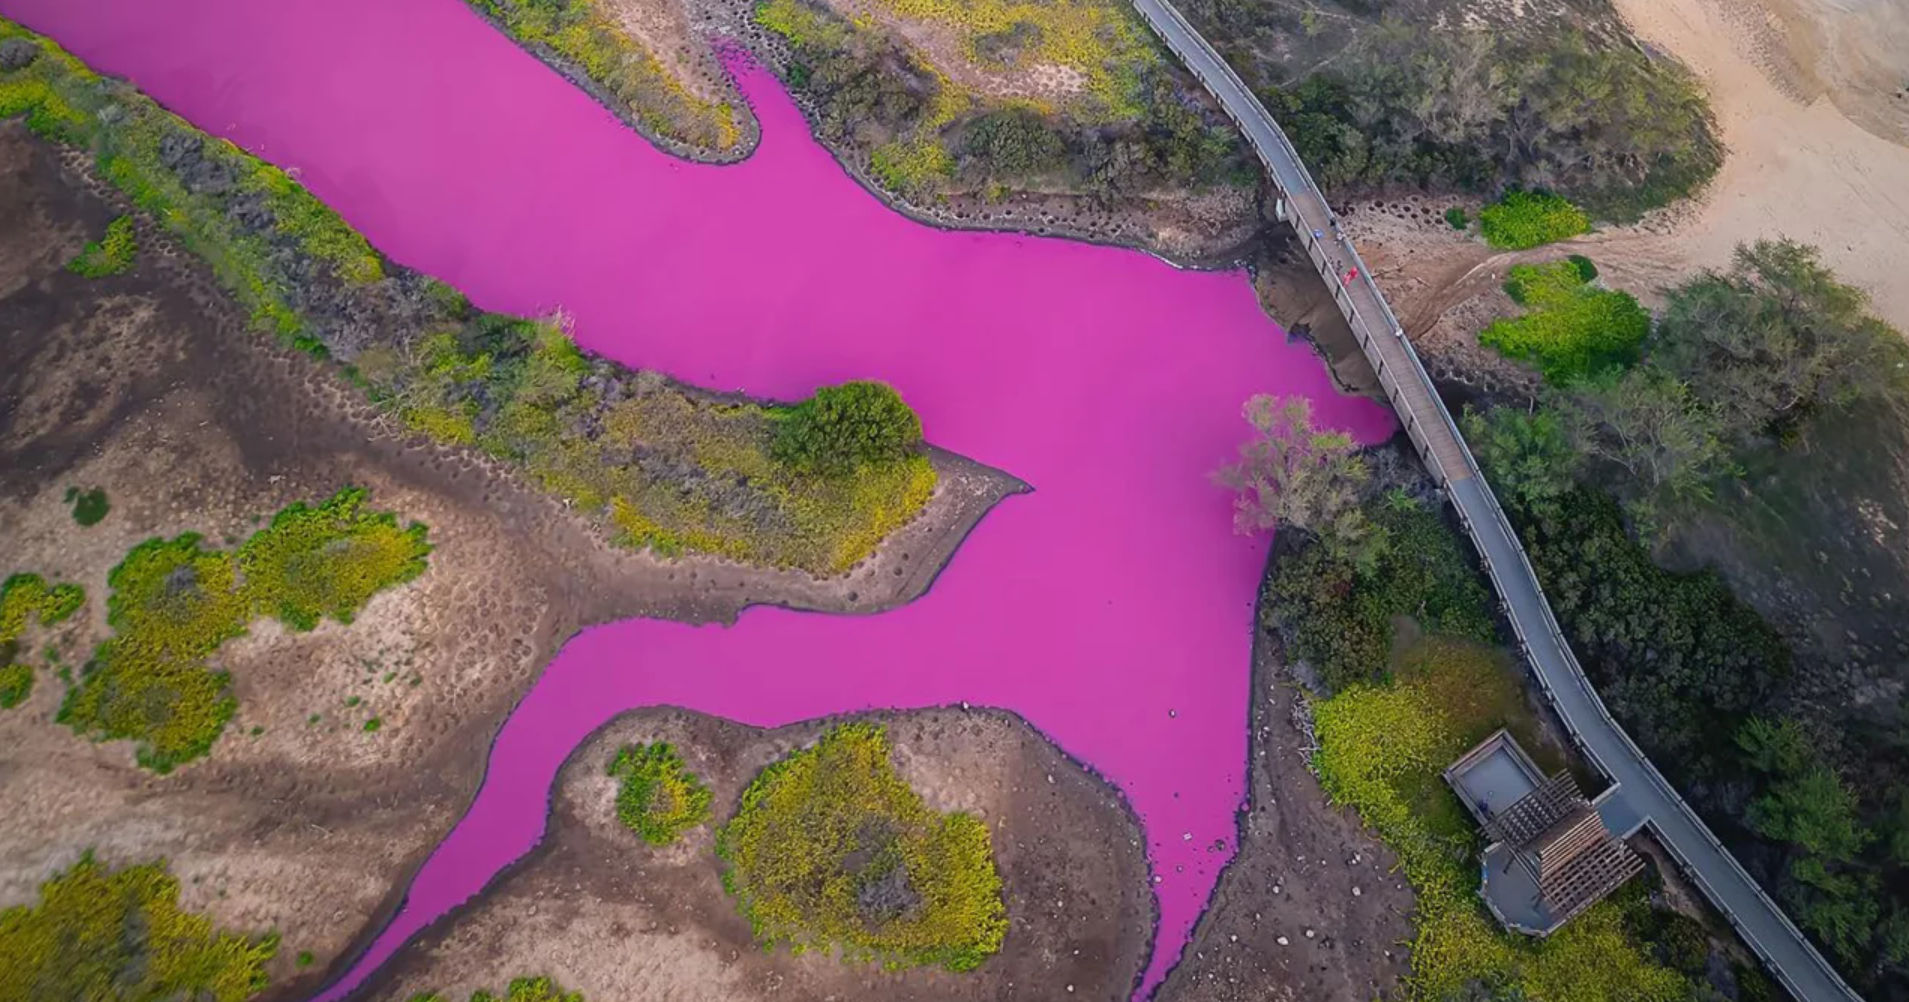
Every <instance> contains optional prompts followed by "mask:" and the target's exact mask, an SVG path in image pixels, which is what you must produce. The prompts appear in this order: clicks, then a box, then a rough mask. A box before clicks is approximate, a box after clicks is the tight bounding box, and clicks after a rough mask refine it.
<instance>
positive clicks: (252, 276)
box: [0, 0, 934, 573]
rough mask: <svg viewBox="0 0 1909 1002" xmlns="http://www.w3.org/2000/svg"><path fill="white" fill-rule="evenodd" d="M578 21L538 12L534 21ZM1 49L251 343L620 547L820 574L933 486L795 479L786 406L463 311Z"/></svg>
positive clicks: (199, 142) (249, 177)
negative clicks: (283, 345) (736, 395)
mask: <svg viewBox="0 0 1909 1002" xmlns="http://www.w3.org/2000/svg"><path fill="white" fill-rule="evenodd" d="M500 2H501V0H500ZM513 9H516V8H513ZM538 9H542V8H538ZM525 10H529V8H528V7H526V8H525ZM563 12H568V13H563ZM559 13H561V14H562V16H561V17H560V16H559ZM573 14H576V11H575V10H574V9H573V8H572V7H570V6H563V7H562V8H561V11H559V12H558V13H552V12H551V11H548V10H546V11H545V12H544V14H539V15H537V17H545V16H546V15H548V17H547V18H546V20H544V21H538V22H537V23H540V24H548V25H555V24H557V23H558V22H559V21H562V20H563V18H564V17H570V16H572V15H573ZM523 16H526V17H529V16H531V15H530V14H528V13H526V14H523ZM577 16H582V15H577ZM548 18H556V20H555V21H551V20H548ZM533 20H535V18H533ZM592 23H594V22H592ZM571 27H572V28H574V27H575V25H572V26H571ZM553 30H555V29H553ZM564 30H565V31H568V30H570V29H569V28H566V29H564ZM577 30H579V31H584V33H585V34H586V35H588V34H589V31H593V30H594V29H577ZM591 37H594V36H591ZM0 41H6V42H10V43H13V48H14V50H15V51H17V50H18V49H19V46H20V44H22V43H24V44H26V45H29V46H31V48H32V58H31V59H29V60H27V61H26V62H25V63H24V65H17V66H16V65H14V64H15V63H17V62H18V60H17V59H15V60H11V61H10V62H9V64H8V65H9V66H12V67H13V68H9V69H0V117H6V116H12V115H25V116H26V118H27V122H28V124H29V125H30V126H31V127H32V128H33V129H34V130H35V131H36V132H38V133H39V134H40V135H42V136H45V137H47V138H49V139H51V140H53V141H56V142H59V143H62V144H65V145H68V146H73V147H77V148H80V149H82V150H86V151H89V152H91V153H92V155H93V156H94V162H95V167H96V169H97V171H98V173H99V175H100V177H102V178H103V179H105V180H106V181H108V182H109V183H111V184H113V185H114V186H116V187H117V188H119V189H120V190H121V191H122V192H123V193H124V194H126V195H127V196H129V197H130V198H131V199H132V200H133V201H134V202H135V203H137V204H138V205H139V206H140V207H141V208H144V209H146V210H147V211H149V212H150V213H151V214H152V216H153V218H154V219H155V220H156V221H157V222H158V223H159V224H160V225H161V226H162V227H164V228H165V229H166V230H167V231H168V232H170V233H172V234H173V235H174V236H175V237H177V238H178V239H179V241H180V242H181V243H182V244H183V245H184V246H186V247H187V248H188V249H190V250H192V251H194V252H196V253H198V254H199V255H200V256H202V257H204V258H205V259H206V260H207V261H208V262H209V263H210V264H211V266H212V269H213V272H214V274H215V275H216V276H217V277H218V279H219V280H220V281H221V283H222V284H224V285H225V286H226V287H227V288H228V289H229V290H230V291H231V292H232V293H233V294H234V295H235V296H236V297H237V298H238V300H239V301H240V303H241V304H243V305H244V306H245V307H246V308H248V309H249V310H250V311H251V313H252V317H253V320H254V322H255V323H256V324H257V325H258V326H259V327H261V328H262V329H265V330H269V331H273V332H275V333H277V334H278V335H280V336H281V337H282V338H284V339H285V340H287V341H288V342H289V343H291V344H293V345H296V346H298V347H300V348H303V349H305V350H307V351H309V352H311V353H312V354H314V355H317V356H320V357H335V358H338V359H340V360H343V361H347V362H350V363H352V364H351V365H349V366H348V367H347V369H346V371H347V373H348V374H349V375H351V376H352V377H353V378H354V379H355V380H356V381H357V382H358V383H359V385H361V386H362V387H363V388H364V389H365V390H366V392H367V393H368V394H369V395H370V396H371V397H372V399H373V400H374V401H376V402H378V403H379V404H380V405H382V406H383V407H385V408H386V409H387V410H388V411H390V412H392V413H394V414H396V415H397V416H399V417H400V418H401V419H402V420H404V421H405V422H406V423H407V424H408V425H409V426H410V427H412V428H414V429H416V430H418V431H419V432H421V433H423V434H425V435H428V436H430V437H431V438H433V439H436V440H438V441H440V442H446V443H450V444H454V445H466V446H476V447H478V448H481V449H483V450H485V451H486V452H489V453H491V454H492V455H494V456H497V457H499V458H502V459H505V460H507V461H509V462H511V463H514V464H516V465H517V466H518V468H520V469H522V470H524V471H525V472H527V473H529V474H530V475H531V477H533V478H534V479H535V480H537V481H538V482H540V483H541V484H542V485H543V486H544V487H545V488H546V489H548V490H550V491H551V492H553V493H556V494H558V495H561V496H562V497H564V498H565V499H566V500H568V501H569V502H571V503H572V504H573V505H575V506H577V507H579V508H581V509H583V510H585V511H588V512H594V513H598V514H600V515H601V516H602V517H603V518H604V519H605V520H606V521H608V522H609V523H611V525H612V526H613V528H614V531H616V532H617V534H618V539H619V540H620V541H622V542H624V543H626V544H628V545H632V546H651V547H655V548H657V549H658V550H660V551H663V552H666V553H675V552H679V551H684V550H695V551H699V552H706V553H714V554H720V555H723V556H728V557H733V558H736V559H739V560H749V561H756V562H762V563H769V564H776V565H781V566H792V567H800V568H803V569H805V570H809V571H813V572H817V573H832V572H836V571H840V570H843V569H846V568H847V567H849V566H850V565H852V564H854V563H855V562H856V561H858V560H860V559H861V558H863V557H865V556H867V555H868V554H869V553H870V552H871V551H873V549H874V548H875V545H876V543H877V542H879V541H880V539H881V538H882V537H883V536H884V535H886V534H887V533H888V532H890V531H891V530H893V529H894V528H896V527H898V526H900V525H902V524H903V523H905V522H906V521H908V520H909V519H910V518H912V517H913V516H914V515H915V513H917V512H918V511H920V510H921V507H922V505H924V504H926V502H927V499H928V496H929V494H930V493H931V492H932V490H933V485H934V471H933V469H932V468H931V467H930V466H929V465H928V463H927V461H926V459H924V458H923V457H921V456H919V455H912V456H909V457H907V458H904V459H901V460H898V461H896V462H893V463H884V464H874V465H868V466H864V467H862V468H859V469H857V470H856V471H855V472H854V473H853V475H840V474H820V473H813V472H804V471H799V470H795V469H790V468H789V467H788V466H787V465H786V464H783V463H779V462H777V461H775V460H774V459H772V458H771V457H770V456H769V455H768V448H769V443H770V440H771V435H772V432H773V430H774V427H775V418H776V415H777V413H778V411H777V409H775V408H770V407H763V406H758V405H753V404H746V403H734V402H726V401H718V400H714V399H712V398H709V397H707V396H705V395H702V394H698V393H696V392H695V391H694V390H692V389H690V388H687V387H683V386H680V385H677V384H675V383H672V382H670V381H669V380H667V379H664V378H662V377H659V376H656V375H654V374H649V373H638V372H632V371H630V370H629V369H627V368H624V367H623V366H620V365H617V364H614V363H611V362H608V361H605V360H602V359H594V358H589V357H586V356H585V355H583V354H582V353H581V352H579V351H578V350H577V348H576V347H575V346H574V345H573V344H572V343H571V342H570V340H569V338H568V337H567V336H566V335H565V334H564V332H563V331H562V330H561V329H560V328H559V327H558V326H557V325H556V324H553V323H538V322H532V321H528V320H524V319H521V318H517V317H511V316H505V315H502V314H494V313H484V312H481V311H478V310H474V309H472V308H471V306H470V304H469V302H468V301H466V300H465V299H464V297H463V296H462V295H460V294H459V293H457V292H456V290H453V289H451V288H449V287H447V286H444V285H442V284H440V283H437V282H434V281H432V280H430V279H428V278H425V277H424V276H421V275H418V274H416V273H414V272H409V271H407V270H405V269H403V268H401V267H398V266H396V265H392V264H390V263H389V262H387V261H385V260H384V259H383V258H382V257H380V256H379V254H378V253H377V252H376V251H375V250H374V249H373V248H372V247H371V246H370V245H369V244H367V243H366V242H365V240H364V239H363V238H362V237H361V236H359V235H358V234H357V233H356V232H355V231H353V230H352V229H351V228H350V227H348V226H346V225H345V223H344V222H343V220H341V219H339V218H338V216H337V214H336V213H334V212H332V211H331V210H330V209H328V208H326V207H325V206H324V205H323V204H322V203H320V202H319V201H317V200H316V199H315V198H313V197H312V196H311V195H310V194H309V193H307V192H306V191H305V190H304V189H303V188H300V187H299V186H298V185H297V184H296V183H295V182H293V181H292V180H291V178H289V177H288V176H286V175H285V174H284V172H282V171H279V170H278V169H276V168H274V167H271V166H269V165H267V164H264V163H262V162H260V161H259V160H257V159H256V158H253V157H251V156H249V155H247V154H245V153H244V152H243V151H241V150H239V149H238V148H237V147H236V146H233V145H232V144H230V143H227V142H224V141H222V140H216V139H211V138H209V137H207V136H205V135H204V134H202V133H200V132H198V131H197V130H195V129H193V128H192V126H191V125H189V124H188V123H186V122H185V121H183V120H181V119H179V118H178V117H176V116H174V115H171V114H169V113H167V112H165V111H164V110H162V109H160V108H159V107H158V106H157V105H155V104H154V103H153V102H152V101H150V100H149V99H147V98H145V97H144V96H142V95H140V94H139V93H138V92H136V91H134V90H133V89H131V88H130V87H128V86H127V85H125V84H123V83H120V82H117V81H112V80H106V79H103V78H101V77H99V76H97V75H95V74H93V73H91V72H90V71H88V70H87V69H86V68H85V67H84V66H83V65H81V64H80V63H79V62H78V61H77V60H75V59H73V58H72V57H71V56H69V55H67V54H66V53H65V52H63V51H61V50H60V49H59V47H58V46H56V45H54V44H53V43H51V42H50V41H48V40H46V39H44V38H41V37H39V36H38V35H34V34H32V33H31V32H28V31H27V30H26V29H24V28H22V27H20V26H19V25H16V24H13V23H12V22H9V21H6V20H4V19H0Z"/></svg>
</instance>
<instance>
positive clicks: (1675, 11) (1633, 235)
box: [1552, 0, 1909, 331]
mask: <svg viewBox="0 0 1909 1002" xmlns="http://www.w3.org/2000/svg"><path fill="white" fill-rule="evenodd" d="M1614 2H1615V4H1616V6H1617V9H1618V11H1619V13H1620V14H1621V15H1622V16H1623V18H1624V20H1625V22H1626V23H1627V24H1628V25H1629V26H1630V27H1631V29H1632V30H1633V31H1634V32H1636V33H1637V35H1638V37H1639V38H1640V39H1642V40H1643V41H1644V42H1645V43H1647V44H1649V45H1652V46H1656V47H1658V48H1661V49H1663V50H1665V51H1668V52H1670V53H1671V54H1673V55H1675V56H1676V57H1677V58H1679V59H1681V60H1683V61H1684V62H1685V63H1687V64H1688V65H1689V66H1690V67H1691V69H1693V70H1694V71H1695V72H1696V73H1697V74H1698V76H1699V77H1701V78H1702V79H1703V82H1704V85H1705V89H1706V91H1707V92H1708V93H1709V96H1710V101H1711V105H1712V107H1713V108H1714V109H1715V111H1716V116H1717V124H1718V128H1719V131H1720V133H1721V134H1722V138H1723V142H1724V144H1725V145H1726V146H1727V147H1728V149H1729V153H1728V155H1727V156H1726V157H1725V159H1724V164H1723V169H1722V170H1721V171H1720V172H1719V173H1718V175H1717V178H1716V180H1715V181H1714V182H1712V184H1711V187H1710V189H1709V190H1708V191H1707V192H1706V193H1705V194H1704V195H1703V196H1702V198H1701V199H1700V201H1699V202H1698V203H1697V204H1695V205H1692V206H1687V207H1682V208H1674V209H1672V210H1671V211H1670V213H1668V214H1667V215H1666V216H1664V217H1663V218H1660V219H1657V220H1649V221H1646V223H1645V225H1643V226H1641V227H1638V228H1635V229H1617V230H1612V231H1610V232H1608V233H1599V234H1593V235H1591V236H1589V237H1585V238H1583V239H1580V240H1577V241H1574V242H1572V244H1570V245H1566V246H1563V247H1556V248H1552V250H1553V251H1555V252H1559V253H1562V252H1564V251H1569V250H1580V251H1582V252H1584V253H1587V254H1590V255H1591V256H1592V257H1593V258H1595V259H1596V260H1597V261H1598V263H1599V265H1600V266H1601V267H1603V266H1605V265H1607V264H1608V265H1609V266H1610V267H1609V268H1607V274H1609V275H1610V277H1611V280H1612V283H1613V284H1614V285H1617V286H1619V287H1623V288H1628V289H1633V290H1635V291H1637V292H1640V293H1644V292H1647V291H1649V290H1652V289H1656V288H1660V287H1662V286H1665V285H1669V284H1671V283H1673V282H1674V281H1676V280H1677V279H1679V278H1681V277H1683V276H1684V275H1685V274H1687V273H1688V272H1690V271H1693V270H1696V269H1699V268H1714V267H1720V266H1723V265H1725V264H1727V263H1728V261H1729V258H1730V254H1731V251H1732V249H1733V248H1735V247H1736V245H1737V244H1739V243H1745V242H1749V241H1754V240H1757V239H1767V238H1776V237H1789V238H1791V239H1794V240H1799V241H1802V242H1804V243H1809V244H1814V245H1816V246H1818V247H1821V248H1822V250H1823V260H1824V263H1826V264H1828V265H1829V266H1830V267H1832V268H1834V269H1835V270H1836V272H1837V274H1839V275H1840V276H1841V277H1842V278H1843V279H1844V280H1845V281H1848V282H1851V283H1852V284H1855V285H1857V286H1860V287H1862V288H1863V289H1865V290H1867V291H1868V293H1869V294H1870V296H1871V297H1872V299H1873V300H1874V301H1875V306H1876V311H1877V313H1878V314H1880V315H1881V316H1882V317H1883V318H1884V319H1885V320H1888V321H1889V322H1890V323H1892V324H1894V325H1896V327H1898V328H1899V329H1902V330H1906V331H1909V282H1905V281H1903V280H1902V269H1901V261H1902V258H1903V255H1904V253H1905V252H1909V146H1904V145H1900V144H1898V143H1895V142H1891V141H1889V140H1888V139H1885V138H1883V137H1882V136H1880V135H1877V134H1876V133H1875V132H1871V131H1868V130H1866V129H1865V128H1864V126H1863V125H1861V124H1858V122H1856V121H1852V120H1851V118H1850V117H1848V115H1846V114H1845V112H1844V110H1843V106H1849V107H1858V108H1863V107H1867V106H1869V105H1870V104H1873V103H1874V102H1875V101H1876V100H1878V99H1879V98H1878V97H1877V96H1876V95H1874V94H1865V93H1861V92H1859V91H1858V90H1856V89H1855V88H1857V87H1859V86H1861V83H1860V81H1858V80H1856V79H1854V78H1845V77H1842V76H1839V75H1838V74H1840V73H1842V72H1843V71H1844V69H1847V70H1849V72H1851V73H1858V72H1860V74H1862V75H1863V79H1870V76H1869V74H1871V70H1870V69H1861V70H1860V71H1859V70H1857V69H1856V67H1859V66H1870V65H1871V64H1870V63H1868V62H1865V61H1863V60H1862V59H1860V58H1845V54H1844V53H1843V52H1842V51H1841V50H1840V49H1838V48H1837V46H1838V45H1840V44H1841V43H1835V42H1829V43H1825V44H1827V45H1829V46H1830V47H1828V48H1820V49H1819V48H1815V47H1814V46H1812V45H1809V44H1805V43H1804V41H1803V39H1804V38H1805V37H1806V36H1805V34H1804V31H1805V29H1804V28H1802V27H1800V26H1801V25H1805V24H1816V25H1818V26H1819V27H1820V26H1826V25H1830V24H1836V25H1839V26H1842V27H1839V28H1838V30H1839V31H1841V30H1844V29H1845V28H1847V29H1850V30H1854V28H1853V22H1850V21H1848V20H1847V19H1844V18H1842V17H1840V16H1839V17H1833V18H1832V17H1799V14H1809V13H1810V12H1811V10H1815V9H1816V8H1817V7H1818V3H1817V0H1769V2H1770V4H1771V6H1764V5H1762V4H1760V3H1757V2H1754V0H1614ZM1887 6H1889V5H1888V4H1886V3H1880V2H1877V3H1857V4H1852V5H1850V8H1849V9H1850V10H1851V11H1856V12H1861V11H1865V10H1867V11H1870V12H1872V13H1874V14H1875V16H1876V17H1877V18H1879V19H1881V20H1882V21H1886V22H1895V21H1901V20H1904V19H1909V13H1905V12H1903V11H1902V10H1901V9H1900V6H1899V5H1898V7H1897V9H1896V11H1895V13H1894V14H1881V13H1877V12H1879V11H1880V10H1881V9H1882V8H1884V7H1887ZM1806 8H1807V9H1806ZM1817 12H1818V13H1821V11H1817ZM1786 14H1787V16H1785V15H1786ZM1852 16H1854V15H1852ZM1878 30H1879V31H1880V32H1883V34H1881V35H1879V36H1878V38H1886V37H1892V34H1893V33H1899V32H1905V31H1909V24H1904V25H1895V24H1880V25H1879V26H1878ZM1799 53H1801V54H1802V55H1801V57H1799ZM1812 53H1813V54H1812ZM1893 56H1894V58H1895V60H1897V61H1898V62H1903V61H1909V46H1905V47H1902V48H1899V49H1897V50H1896V51H1895V53H1894V54H1893ZM1905 83H1909V80H1903V81H1898V82H1897V84H1896V86H1897V87H1898V88H1900V87H1901V86H1902V85H1903V84H1905ZM1830 90H1834V91H1835V92H1836V93H1837V94H1838V95H1841V97H1840V100H1833V99H1832V98H1831V96H1829V94H1828V93H1827V92H1828V91H1830ZM1888 100H1891V101H1896V100H1897V99H1895V98H1889V99H1888ZM1897 103H1909V102H1906V101H1897ZM1865 114H1867V113H1865Z"/></svg>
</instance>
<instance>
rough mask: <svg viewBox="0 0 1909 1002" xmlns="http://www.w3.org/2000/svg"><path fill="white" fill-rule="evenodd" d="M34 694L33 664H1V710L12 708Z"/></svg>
mask: <svg viewBox="0 0 1909 1002" xmlns="http://www.w3.org/2000/svg"><path fill="white" fill-rule="evenodd" d="M32 694H33V666H32V665H23V664H18V663H14V664H0V710H11V709H13V708H14V707H16V706H19V705H20V704H21V703H24V702H26V698H27V697H28V696H30V695H32Z"/></svg>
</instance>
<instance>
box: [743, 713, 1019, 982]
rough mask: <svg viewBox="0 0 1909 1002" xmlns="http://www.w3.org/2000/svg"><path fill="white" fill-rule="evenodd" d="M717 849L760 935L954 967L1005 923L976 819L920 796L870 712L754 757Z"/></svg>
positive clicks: (964, 964) (1001, 932)
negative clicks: (866, 719)
mask: <svg viewBox="0 0 1909 1002" xmlns="http://www.w3.org/2000/svg"><path fill="white" fill-rule="evenodd" d="M716 851H717V854H718V855H719V856H721V857H722V859H723V861H724V863H725V864H726V866H725V869H724V872H723V885H724V887H725V888H727V889H728V891H729V892H730V893H731V894H733V895H735V897H736V900H737V903H738V904H739V905H740V907H741V909H742V913H743V915H744V916H745V917H747V918H748V919H749V924H750V927H751V929H753V930H754V932H755V935H756V936H757V938H759V939H761V940H763V941H764V942H766V943H769V944H774V943H778V942H787V943H790V944H792V945H794V946H795V947H796V948H797V949H798V950H802V949H819V950H829V949H832V948H839V949H840V950H841V951H842V954H843V955H844V956H845V957H850V958H861V959H875V960H880V961H881V962H882V963H884V964H886V965H890V966H897V967H899V966H913V965H938V966H941V967H945V968H947V969H948V970H951V971H967V970H972V969H973V968H975V967H977V966H979V965H980V964H981V962H982V961H983V960H985V959H986V958H988V957H989V956H991V955H993V954H994V953H996V952H997V951H999V950H1000V949H1001V941H1002V937H1003V936H1005V935H1006V933H1007V912H1006V908H1005V906H1004V905H1003V903H1002V899H1001V878H1000V874H999V873H998V872H997V871H996V870H995V866H994V858H993V853H992V847H991V838H990V836H989V833H988V828H987V825H985V824H983V823H982V822H981V821H980V820H979V819H977V818H975V817H972V816H970V815H967V814H958V813H957V814H949V815H938V814H936V813H935V812H934V811H932V810H930V809H929V808H928V807H927V806H926V805H925V804H923V803H922V800H921V797H920V796H919V795H918V794H916V793H915V791H914V790H912V789H909V787H908V784H907V783H905V782H903V781H902V780H901V778H900V777H899V776H897V775H896V774H895V768H894V764H893V763H892V762H891V761H890V759H889V750H888V740H887V735H886V733H885V732H884V731H883V729H882V728H881V727H879V726H877V725H873V724H844V725H842V726H839V727H836V728H835V729H833V730H831V731H829V732H828V733H827V734H824V735H823V736H822V738H821V740H820V741H818V742H817V743H816V744H815V745H814V746H813V747H810V748H805V749H803V750H801V751H797V752H795V753H794V754H792V755H790V756H789V757H787V758H785V759H783V760H781V761H780V762H776V763H774V764H773V765H771V766H769V767H768V768H767V769H764V770H763V771H762V774H761V775H759V776H757V777H756V779H755V780H754V781H753V782H751V783H750V784H749V788H748V789H747V790H745V791H744V792H743V796H742V806H741V809H740V810H738V811H737V813H736V816H735V817H734V818H732V819H731V820H730V821H729V823H728V824H726V825H724V826H723V828H722V830H721V831H720V832H719V833H718V835H717V840H716Z"/></svg>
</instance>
